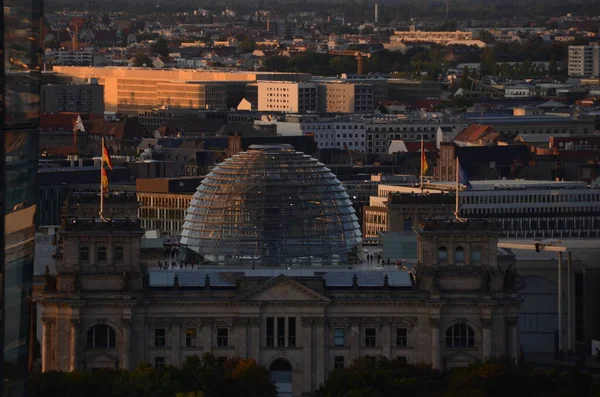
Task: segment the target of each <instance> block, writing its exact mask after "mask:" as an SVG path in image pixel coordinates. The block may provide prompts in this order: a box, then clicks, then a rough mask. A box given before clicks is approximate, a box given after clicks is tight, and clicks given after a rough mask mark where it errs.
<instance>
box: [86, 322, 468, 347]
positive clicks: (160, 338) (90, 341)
mask: <svg viewBox="0 0 600 397" xmlns="http://www.w3.org/2000/svg"><path fill="white" fill-rule="evenodd" d="M286 320H287V334H286V327H285V326H286ZM286 338H287V344H286ZM185 345H186V347H196V346H198V330H197V329H196V328H187V329H186V330H185ZM333 345H334V347H345V346H346V328H334V330H333ZM86 346H87V348H88V349H114V348H115V347H116V334H115V331H114V329H112V327H110V326H108V325H106V324H97V325H94V326H93V327H91V328H90V329H89V330H88V331H87V343H86ZM166 346H167V331H166V329H165V328H155V329H154V347H159V348H161V347H166ZM217 346H218V347H229V346H230V344H229V328H225V327H222V328H217ZM267 346H274V347H283V346H288V347H294V346H296V318H295V317H267ZM364 346H366V347H376V346H377V328H375V327H367V328H365V329H364ZM396 347H401V348H405V347H408V330H407V329H406V328H396ZM446 347H458V348H473V347H475V332H474V331H473V329H472V328H471V327H469V326H468V325H467V324H454V325H452V326H451V327H449V328H448V329H447V330H446Z"/></svg>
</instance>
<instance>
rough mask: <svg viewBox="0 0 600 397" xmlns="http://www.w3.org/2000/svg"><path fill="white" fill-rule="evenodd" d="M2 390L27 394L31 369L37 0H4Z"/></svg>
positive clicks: (0, 27) (0, 90) (0, 67)
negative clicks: (26, 383)
mask: <svg viewBox="0 0 600 397" xmlns="http://www.w3.org/2000/svg"><path fill="white" fill-rule="evenodd" d="M1 3H2V7H1V8H0V13H2V14H1V15H2V23H0V33H1V34H2V41H0V43H1V44H2V49H1V50H2V54H3V57H2V60H3V62H1V63H0V106H1V108H0V125H1V127H0V128H2V133H1V134H0V139H2V142H0V147H1V148H2V149H1V150H2V151H3V153H2V155H1V156H0V158H1V159H2V161H0V178H1V183H0V186H1V189H2V195H1V203H2V207H1V208H2V215H3V218H4V219H3V222H0V225H1V226H0V227H2V228H3V230H2V232H1V233H0V238H1V239H2V241H1V242H0V244H1V245H2V248H3V249H2V250H1V251H0V252H1V255H2V258H0V346H2V349H1V350H0V362H1V363H2V366H1V374H0V379H1V380H2V382H0V388H2V390H1V392H0V395H2V396H3V397H8V396H10V397H13V396H23V395H25V393H26V390H25V381H26V379H27V373H28V370H29V367H28V365H29V335H30V318H31V309H30V302H31V291H32V281H33V255H34V241H35V212H36V172H37V154H38V135H39V134H38V129H39V108H40V107H39V103H40V82H41V74H40V68H39V65H40V56H41V53H40V51H39V49H40V40H39V39H40V20H41V15H42V10H41V1H39V0H25V1H16V0H2V2H1Z"/></svg>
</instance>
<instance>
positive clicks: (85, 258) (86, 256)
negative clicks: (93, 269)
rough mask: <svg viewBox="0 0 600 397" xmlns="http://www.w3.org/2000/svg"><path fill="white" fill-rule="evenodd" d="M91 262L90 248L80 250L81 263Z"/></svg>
mask: <svg viewBox="0 0 600 397" xmlns="http://www.w3.org/2000/svg"><path fill="white" fill-rule="evenodd" d="M89 261H90V249H89V248H88V247H81V248H79V262H89Z"/></svg>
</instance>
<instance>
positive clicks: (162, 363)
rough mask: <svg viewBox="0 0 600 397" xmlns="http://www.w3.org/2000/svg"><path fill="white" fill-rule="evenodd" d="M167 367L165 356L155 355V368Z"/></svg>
mask: <svg viewBox="0 0 600 397" xmlns="http://www.w3.org/2000/svg"><path fill="white" fill-rule="evenodd" d="M164 367H165V358H164V357H154V368H156V369H160V368H164Z"/></svg>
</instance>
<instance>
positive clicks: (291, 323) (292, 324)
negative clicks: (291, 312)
mask: <svg viewBox="0 0 600 397" xmlns="http://www.w3.org/2000/svg"><path fill="white" fill-rule="evenodd" d="M288 346H290V347H294V346H296V317H288Z"/></svg>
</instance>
